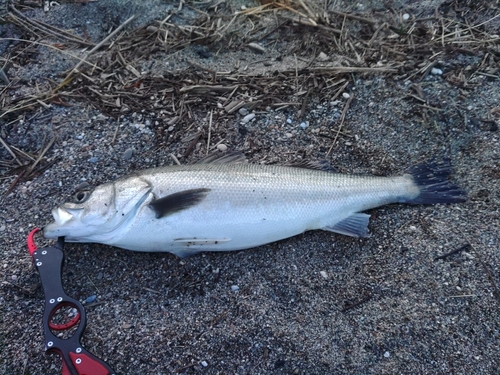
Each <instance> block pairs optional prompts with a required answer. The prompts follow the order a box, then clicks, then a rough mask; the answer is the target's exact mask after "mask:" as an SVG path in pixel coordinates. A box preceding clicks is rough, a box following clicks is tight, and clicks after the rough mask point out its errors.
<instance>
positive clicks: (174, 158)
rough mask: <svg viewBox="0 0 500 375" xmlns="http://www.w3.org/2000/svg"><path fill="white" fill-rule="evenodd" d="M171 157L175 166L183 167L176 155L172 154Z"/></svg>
mask: <svg viewBox="0 0 500 375" xmlns="http://www.w3.org/2000/svg"><path fill="white" fill-rule="evenodd" d="M170 157H171V158H172V160H173V161H174V163H175V164H177V165H181V162H180V161H179V159H177V157H176V156H175V155H174V154H170Z"/></svg>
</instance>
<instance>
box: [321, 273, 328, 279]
mask: <svg viewBox="0 0 500 375" xmlns="http://www.w3.org/2000/svg"><path fill="white" fill-rule="evenodd" d="M319 274H320V275H321V277H322V278H323V279H325V280H327V279H328V274H327V273H326V271H319Z"/></svg>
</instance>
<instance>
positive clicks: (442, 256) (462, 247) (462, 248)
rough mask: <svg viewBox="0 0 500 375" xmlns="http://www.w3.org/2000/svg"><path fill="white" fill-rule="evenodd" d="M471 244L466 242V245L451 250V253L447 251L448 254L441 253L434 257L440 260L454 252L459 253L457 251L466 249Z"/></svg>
mask: <svg viewBox="0 0 500 375" xmlns="http://www.w3.org/2000/svg"><path fill="white" fill-rule="evenodd" d="M470 247H471V245H470V244H468V243H466V244H465V245H462V246H460V247H459V248H458V249H455V250H452V251H450V252H449V253H446V254H443V255H439V256H437V257H435V258H434V260H435V261H436V260H439V259H445V258H448V257H449V256H451V255H453V254H457V253H460V252H461V251H463V250H465V249H468V248H470Z"/></svg>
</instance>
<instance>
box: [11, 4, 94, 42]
mask: <svg viewBox="0 0 500 375" xmlns="http://www.w3.org/2000/svg"><path fill="white" fill-rule="evenodd" d="M9 9H10V10H11V11H12V12H14V13H15V15H14V14H12V13H10V12H9V15H10V17H11V18H12V20H13V21H14V22H15V23H17V24H20V26H23V27H24V28H26V29H27V30H28V31H31V32H33V28H35V29H39V30H41V31H43V32H45V33H47V34H49V35H52V36H55V37H59V38H62V39H65V40H67V41H70V42H73V43H78V44H82V45H85V46H89V47H91V46H93V45H94V43H91V42H87V41H86V40H83V39H81V38H79V37H78V36H76V35H73V34H71V33H68V32H66V31H64V30H60V29H58V28H57V27H54V26H52V25H48V24H46V23H43V22H41V21H35V20H32V19H30V18H28V17H26V16H25V15H24V14H22V13H21V12H20V11H18V10H17V9H16V8H15V7H14V5H10V6H9ZM20 20H23V21H24V22H26V23H28V24H29V25H30V26H31V27H26V25H24V24H23V23H22V22H20Z"/></svg>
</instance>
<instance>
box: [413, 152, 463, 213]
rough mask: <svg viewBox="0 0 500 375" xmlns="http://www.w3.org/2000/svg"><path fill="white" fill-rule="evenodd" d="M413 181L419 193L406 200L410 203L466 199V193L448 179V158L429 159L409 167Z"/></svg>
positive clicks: (452, 201) (449, 171) (460, 200)
mask: <svg viewBox="0 0 500 375" xmlns="http://www.w3.org/2000/svg"><path fill="white" fill-rule="evenodd" d="M408 173H409V174H410V175H411V176H412V177H413V182H414V183H415V184H416V185H417V187H418V188H419V189H420V194H419V195H418V196H417V197H415V198H412V199H409V200H407V201H406V203H410V204H435V203H459V202H465V201H466V200H467V194H466V193H465V192H464V191H463V190H462V189H460V188H459V187H458V186H457V185H455V184H454V183H453V182H451V181H450V180H449V177H450V174H451V165H450V161H449V160H444V161H442V162H440V163H438V162H436V161H435V160H431V161H429V162H427V163H424V164H418V165H416V166H414V167H412V168H410V169H409V171H408Z"/></svg>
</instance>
